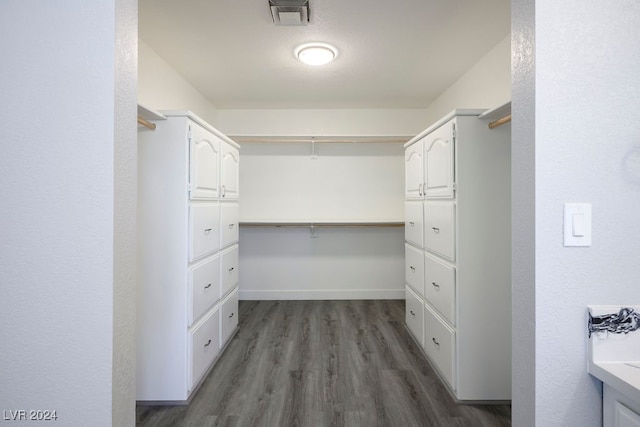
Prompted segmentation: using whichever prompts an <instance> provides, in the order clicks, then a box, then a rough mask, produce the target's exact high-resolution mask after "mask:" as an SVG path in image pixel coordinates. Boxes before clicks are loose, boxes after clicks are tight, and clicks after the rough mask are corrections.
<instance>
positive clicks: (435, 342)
mask: <svg viewBox="0 0 640 427" xmlns="http://www.w3.org/2000/svg"><path fill="white" fill-rule="evenodd" d="M431 341H433V343H434V344H435V345H437V346H438V347H440V343H439V342H438V341H437V340H436V339H435V338H431Z"/></svg>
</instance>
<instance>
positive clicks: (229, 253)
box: [220, 245, 238, 296]
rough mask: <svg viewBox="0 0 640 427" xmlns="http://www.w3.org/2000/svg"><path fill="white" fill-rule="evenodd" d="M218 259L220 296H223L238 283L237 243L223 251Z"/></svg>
mask: <svg viewBox="0 0 640 427" xmlns="http://www.w3.org/2000/svg"><path fill="white" fill-rule="evenodd" d="M220 260H221V262H220V278H221V280H220V281H221V284H222V288H221V289H220V296H224V295H226V294H227V292H229V290H230V289H231V288H233V287H234V286H235V285H236V284H237V283H238V245H235V246H232V247H231V248H229V249H227V250H226V251H224V252H223V253H222V255H221V256H220Z"/></svg>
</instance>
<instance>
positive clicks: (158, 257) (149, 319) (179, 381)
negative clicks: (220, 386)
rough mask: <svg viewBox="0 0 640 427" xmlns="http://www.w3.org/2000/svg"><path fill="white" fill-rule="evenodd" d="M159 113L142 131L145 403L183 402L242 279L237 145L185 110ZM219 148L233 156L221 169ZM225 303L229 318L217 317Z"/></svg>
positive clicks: (217, 342) (217, 339)
mask: <svg viewBox="0 0 640 427" xmlns="http://www.w3.org/2000/svg"><path fill="white" fill-rule="evenodd" d="M164 114H165V116H167V120H163V121H162V122H158V123H157V127H156V130H155V131H154V132H144V133H140V134H139V135H138V287H137V295H136V296H137V319H136V320H137V322H136V323H137V325H136V328H137V330H136V331H137V337H136V338H137V345H136V348H137V354H136V364H137V366H136V399H137V400H138V401H139V402H141V403H145V402H146V403H153V402H171V403H184V402H186V401H188V400H189V399H190V397H191V396H192V394H193V393H194V392H195V391H196V390H197V388H198V386H199V384H200V383H201V382H202V381H203V379H204V377H205V375H206V373H207V372H208V371H209V370H210V369H211V367H212V366H213V364H214V363H215V361H216V360H217V358H218V356H219V354H220V351H221V348H224V344H225V343H226V342H227V341H228V340H229V338H230V337H231V336H232V335H233V333H234V331H235V330H236V327H237V318H238V314H237V297H236V299H235V305H234V303H233V302H231V303H229V304H228V305H227V306H224V304H223V302H222V297H223V296H224V295H233V294H234V288H235V287H237V284H238V264H237V253H238V245H237V242H238V230H237V229H238V200H237V196H238V191H237V189H238V186H237V173H238V165H239V162H238V160H239V157H238V150H239V147H238V146H237V144H235V143H234V142H233V141H231V140H230V139H229V138H227V137H226V136H224V135H223V134H221V133H220V132H218V131H217V130H216V129H214V128H212V127H211V126H209V125H208V124H206V123H205V122H204V121H202V120H201V119H200V118H198V117H197V116H195V115H193V114H191V113H188V112H165V113H164ZM225 153H232V154H230V157H231V158H233V162H232V164H233V166H232V167H226V169H225V166H224V164H223V159H224V158H225ZM228 158H229V156H228ZM230 171H232V172H230ZM227 175H228V176H230V177H234V176H235V178H233V179H232V178H228V177H227ZM223 178H224V180H226V181H224V180H223ZM223 181H224V182H229V183H230V184H229V187H225V188H231V189H232V194H233V197H232V199H231V200H227V199H226V198H224V197H223V191H222V185H223V184H222V182H223ZM228 194H229V193H227V195H228ZM229 269H231V273H229ZM235 295H237V292H235ZM229 311H233V316H232V318H234V322H235V323H229V321H228V320H226V319H223V318H222V317H221V316H222V315H223V313H226V314H227V315H228V314H229ZM223 325H224V329H223V330H224V335H221V333H222V332H221V330H222V328H223Z"/></svg>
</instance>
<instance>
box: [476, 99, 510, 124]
mask: <svg viewBox="0 0 640 427" xmlns="http://www.w3.org/2000/svg"><path fill="white" fill-rule="evenodd" d="M478 118H479V119H481V120H490V122H489V129H494V128H497V127H498V126H501V125H504V124H506V123H509V122H510V121H511V101H509V102H507V103H505V104H502V105H500V106H499V107H496V108H493V109H491V110H487V111H485V112H484V113H482V114H480V115H479V116H478Z"/></svg>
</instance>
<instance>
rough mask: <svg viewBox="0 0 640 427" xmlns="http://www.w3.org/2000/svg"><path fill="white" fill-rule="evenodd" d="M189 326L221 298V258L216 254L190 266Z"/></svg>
mask: <svg viewBox="0 0 640 427" xmlns="http://www.w3.org/2000/svg"><path fill="white" fill-rule="evenodd" d="M189 296H190V298H189V300H190V301H191V310H190V313H189V326H191V325H193V323H194V322H195V321H197V320H198V319H199V318H200V317H201V316H202V315H203V314H204V313H205V312H206V311H207V310H209V309H210V308H211V307H212V306H213V305H214V304H215V302H216V301H218V299H220V258H219V257H217V256H215V257H213V258H210V259H208V260H206V261H204V262H202V263H199V264H197V265H195V266H193V267H191V268H189Z"/></svg>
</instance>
